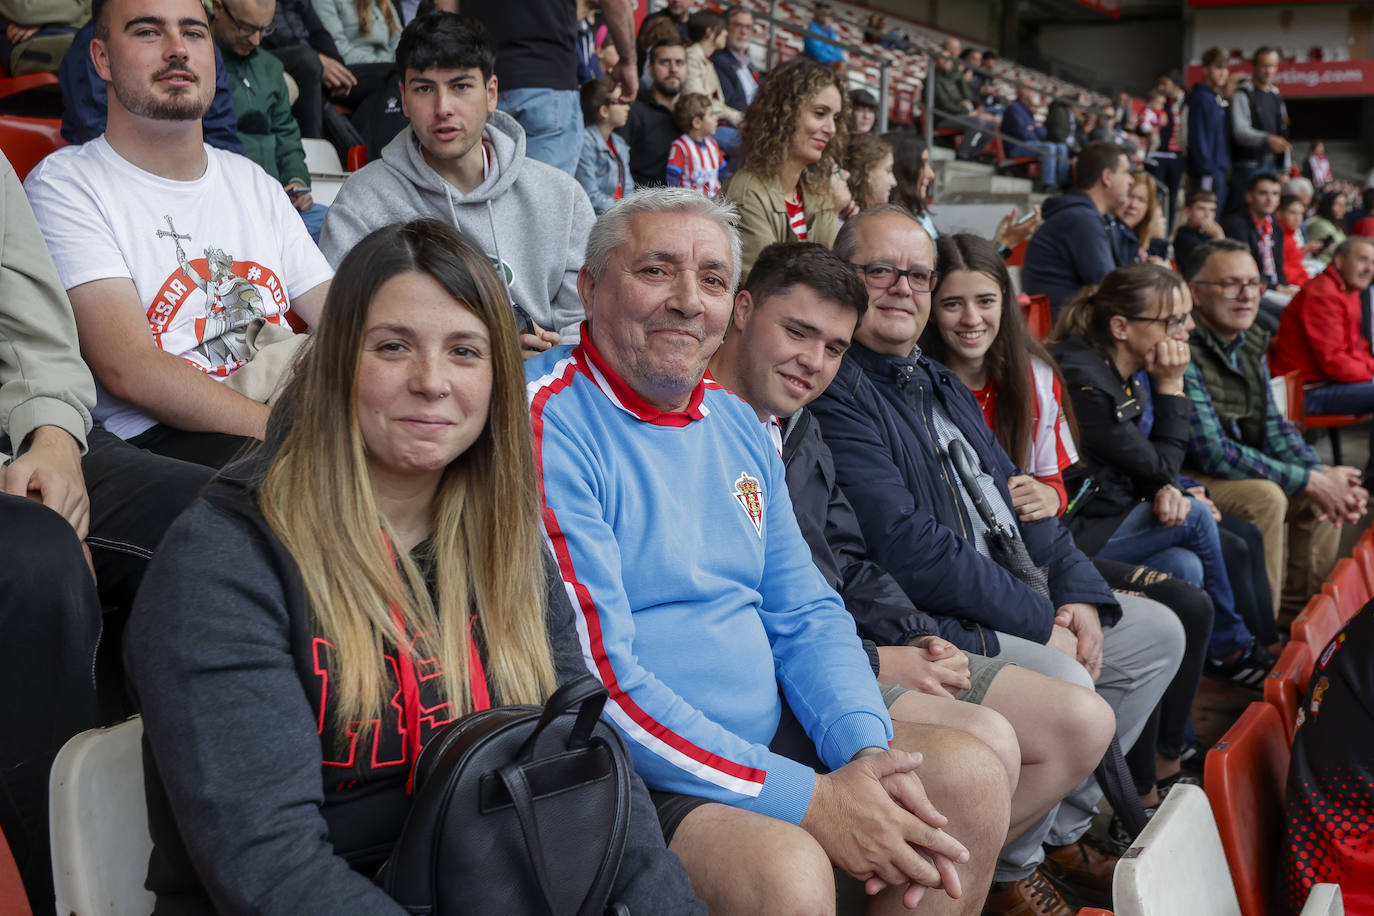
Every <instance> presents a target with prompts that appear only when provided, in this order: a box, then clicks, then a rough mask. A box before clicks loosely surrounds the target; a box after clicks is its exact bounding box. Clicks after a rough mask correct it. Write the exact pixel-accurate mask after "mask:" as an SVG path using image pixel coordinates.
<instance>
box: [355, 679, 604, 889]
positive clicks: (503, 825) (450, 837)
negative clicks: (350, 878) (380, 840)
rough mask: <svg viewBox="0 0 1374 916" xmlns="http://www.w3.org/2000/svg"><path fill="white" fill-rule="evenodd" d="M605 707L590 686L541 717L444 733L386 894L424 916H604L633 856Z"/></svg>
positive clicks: (482, 716) (524, 711) (537, 712)
mask: <svg viewBox="0 0 1374 916" xmlns="http://www.w3.org/2000/svg"><path fill="white" fill-rule="evenodd" d="M605 702H606V689H605V688H604V687H602V686H601V684H599V683H598V682H597V681H596V679H595V678H593V677H591V676H590V675H585V676H583V677H581V678H579V679H577V680H575V681H572V682H569V683H567V684H564V685H563V686H562V687H559V688H558V690H556V691H555V692H554V694H553V696H551V697H549V700H548V703H546V704H545V705H544V707H543V708H542V709H541V708H540V707H538V706H501V707H496V708H494V709H487V710H483V711H481V712H476V713H473V714H471V715H468V716H464V717H463V718H462V719H459V720H457V721H456V722H452V723H450V724H448V725H446V726H444V727H443V728H441V729H440V730H439V731H438V732H436V733H435V734H434V736H433V737H432V738H431V739H430V740H429V742H428V743H427V744H426V745H425V747H424V749H423V750H422V751H421V752H420V755H419V759H418V760H417V762H416V765H415V777H414V778H415V790H414V793H415V794H414V800H413V802H412V804H411V808H410V814H409V815H408V816H407V818H406V823H405V827H404V828H403V830H402V831H401V836H400V839H398V840H397V842H396V846H395V848H394V849H393V851H392V854H391V857H390V859H388V860H387V863H386V865H385V866H384V868H383V872H382V874H381V875H380V876H379V882H380V883H381V885H382V887H383V888H384V889H385V890H386V891H387V893H388V894H390V895H391V896H392V897H393V898H394V899H395V900H396V901H397V902H398V903H400V904H401V905H402V906H403V907H405V908H406V910H408V911H409V912H411V913H416V914H426V916H449V914H460V913H461V914H483V913H528V914H542V913H547V914H550V916H564V914H567V916H573V914H576V916H601V914H602V913H604V912H606V910H607V907H608V901H609V899H610V894H611V885H612V883H613V882H614V881H615V876H616V871H617V870H618V868H619V866H620V858H621V855H622V854H623V853H624V850H625V837H626V830H627V827H628V824H629V818H630V773H631V764H630V761H629V757H628V754H627V753H626V750H625V745H624V742H623V740H622V739H621V737H620V734H619V733H618V732H617V731H616V730H615V729H614V728H613V727H612V726H610V725H609V724H607V723H606V722H603V721H602V720H601V709H602V707H603V706H604V705H605ZM619 911H621V912H624V910H623V909H621V910H619Z"/></svg>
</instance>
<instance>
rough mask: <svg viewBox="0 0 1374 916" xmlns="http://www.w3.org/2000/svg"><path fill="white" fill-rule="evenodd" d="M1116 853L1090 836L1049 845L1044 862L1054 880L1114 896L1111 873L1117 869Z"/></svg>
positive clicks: (1090, 892) (1093, 892)
mask: <svg viewBox="0 0 1374 916" xmlns="http://www.w3.org/2000/svg"><path fill="white" fill-rule="evenodd" d="M1118 861H1120V859H1119V858H1118V857H1117V856H1114V855H1112V854H1111V853H1110V852H1107V851H1106V850H1105V849H1103V848H1102V847H1100V846H1098V845H1097V844H1096V843H1094V842H1093V841H1091V840H1089V839H1088V838H1087V837H1084V838H1083V839H1081V840H1079V841H1078V842H1077V843H1070V844H1069V845H1067V846H1046V847H1045V863H1044V866H1043V867H1045V868H1046V870H1047V871H1048V872H1049V875H1050V877H1051V878H1052V879H1054V881H1055V883H1056V884H1058V885H1059V886H1060V887H1063V886H1064V883H1065V882H1067V883H1068V884H1071V885H1073V887H1074V889H1082V890H1083V891H1087V892H1089V894H1088V895H1089V896H1093V897H1100V896H1102V895H1105V896H1106V899H1107V900H1111V895H1112V873H1113V872H1115V871H1116V863H1117V862H1118Z"/></svg>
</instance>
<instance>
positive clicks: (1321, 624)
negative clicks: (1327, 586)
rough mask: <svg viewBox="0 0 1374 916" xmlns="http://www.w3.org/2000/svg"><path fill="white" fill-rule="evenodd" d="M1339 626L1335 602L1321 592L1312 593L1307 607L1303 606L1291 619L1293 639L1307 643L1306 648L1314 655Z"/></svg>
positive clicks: (1339, 621)
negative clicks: (1293, 618) (1299, 612)
mask: <svg viewBox="0 0 1374 916" xmlns="http://www.w3.org/2000/svg"><path fill="white" fill-rule="evenodd" d="M1340 628H1341V615H1340V612H1339V611H1338V610H1337V609H1336V602H1335V601H1334V600H1332V598H1331V596H1330V595H1328V594H1326V593H1325V592H1323V593H1322V594H1319V595H1313V596H1312V600H1310V601H1308V602H1307V607H1305V608H1303V609H1302V613H1301V614H1299V615H1298V618H1297V619H1296V620H1294V621H1293V628H1292V636H1293V641H1294V642H1305V643H1307V648H1309V649H1311V650H1312V654H1313V655H1316V654H1317V653H1318V652H1320V651H1321V650H1322V649H1323V648H1324V647H1325V646H1326V644H1327V643H1328V642H1330V641H1331V637H1333V636H1335V635H1336V631H1337V630H1339V629H1340Z"/></svg>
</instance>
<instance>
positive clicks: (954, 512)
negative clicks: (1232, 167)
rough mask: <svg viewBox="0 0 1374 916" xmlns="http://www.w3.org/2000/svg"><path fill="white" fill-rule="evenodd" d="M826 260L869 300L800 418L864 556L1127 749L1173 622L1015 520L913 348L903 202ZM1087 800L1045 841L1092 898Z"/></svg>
mask: <svg viewBox="0 0 1374 916" xmlns="http://www.w3.org/2000/svg"><path fill="white" fill-rule="evenodd" d="M835 253H836V254H837V255H838V256H839V257H841V258H842V259H844V260H846V261H848V262H849V263H850V265H851V266H852V267H853V268H854V269H855V270H857V271H859V272H860V273H861V274H862V275H863V276H864V277H865V281H866V283H867V285H868V293H869V305H868V311H867V313H866V314H865V316H864V319H863V321H862V322H861V323H860V325H859V328H858V331H857V332H856V333H855V343H854V346H853V347H851V348H850V349H849V351H848V352H847V353H846V354H845V357H844V362H843V364H842V365H841V366H840V369H839V372H838V374H837V375H836V377H835V380H834V382H832V383H831V384H830V386H829V387H828V388H827V389H826V391H825V393H824V394H822V395H821V396H820V397H819V398H817V399H816V401H815V402H814V403H813V404H812V406H811V410H812V412H813V413H814V414H815V416H816V418H817V419H818V420H819V421H820V424H821V431H822V433H823V435H824V437H825V440H826V444H827V445H829V446H830V450H831V453H832V454H833V455H834V458H835V470H836V476H837V478H838V480H839V483H840V486H841V488H842V489H843V490H844V493H845V496H846V497H847V498H848V499H849V501H850V503H852V504H853V506H854V511H855V512H856V513H857V515H858V518H859V523H860V525H861V526H862V528H863V532H864V535H865V536H866V538H867V540H868V543H869V545H870V547H871V549H872V551H873V557H874V559H876V560H877V561H878V562H879V563H880V564H881V565H882V566H883V567H884V568H885V569H886V570H887V571H888V572H889V573H891V574H892V575H893V577H894V578H896V579H897V581H898V582H899V583H900V584H901V586H902V589H903V590H904V591H905V592H906V593H907V595H908V596H910V597H911V598H912V600H914V601H915V602H916V603H917V604H918V605H919V606H920V607H921V608H923V609H924V610H926V611H928V612H930V613H932V614H936V615H943V616H946V617H950V618H955V619H956V620H958V622H959V624H958V626H957V627H955V628H952V629H951V628H948V627H942V633H943V634H944V635H945V636H946V637H947V638H949V639H951V640H952V641H954V642H956V643H959V644H960V645H961V646H962V647H964V648H966V649H970V650H974V651H979V652H982V653H983V654H987V655H993V656H998V657H1005V658H1008V659H1011V660H1012V661H1015V662H1016V663H1017V664H1022V665H1025V666H1026V667H1029V668H1032V669H1034V670H1037V671H1040V672H1041V673H1043V674H1048V675H1050V676H1052V677H1058V678H1060V679H1061V680H1067V681H1071V682H1073V683H1077V684H1080V685H1082V686H1086V687H1091V686H1093V685H1094V683H1095V684H1096V689H1097V691H1098V692H1099V693H1100V694H1102V696H1103V697H1104V698H1105V699H1106V700H1107V701H1108V702H1109V703H1110V704H1111V705H1112V707H1113V708H1114V709H1115V710H1116V715H1117V736H1118V738H1119V740H1120V742H1121V746H1122V748H1123V749H1129V748H1130V746H1131V745H1132V744H1134V742H1135V740H1136V738H1137V737H1138V736H1139V734H1140V731H1141V729H1142V728H1143V727H1144V725H1145V724H1146V721H1147V720H1148V718H1149V716H1150V713H1151V711H1152V710H1153V709H1154V707H1155V705H1156V703H1157V702H1158V700H1159V698H1160V696H1161V695H1162V694H1163V692H1164V690H1165V688H1166V687H1167V686H1168V684H1169V682H1170V680H1171V679H1172V678H1173V676H1174V672H1175V670H1176V669H1177V667H1178V664H1179V661H1180V659H1181V658H1182V653H1183V640H1184V637H1183V630H1182V627H1181V626H1180V624H1179V622H1178V620H1177V618H1175V616H1174V615H1173V614H1172V612H1170V611H1169V610H1168V609H1167V608H1165V607H1163V606H1162V605H1159V604H1157V603H1155V602H1153V601H1150V600H1148V599H1144V598H1141V597H1138V596H1134V595H1128V594H1116V595H1114V594H1113V593H1112V591H1111V590H1110V589H1109V588H1108V587H1107V584H1106V582H1104V581H1103V579H1102V577H1101V576H1100V575H1099V574H1098V573H1097V570H1096V569H1095V568H1094V567H1093V565H1092V563H1091V561H1090V560H1089V559H1088V558H1087V557H1085V556H1084V555H1083V554H1082V553H1081V552H1080V551H1079V550H1078V548H1077V547H1075V546H1074V543H1073V539H1072V538H1071V537H1070V535H1069V533H1068V531H1067V530H1065V529H1064V528H1062V527H1061V526H1060V524H1059V521H1058V520H1057V519H1054V518H1048V519H1041V520H1039V521H1034V522H1018V521H1017V520H1016V516H1015V514H1014V513H1013V512H1012V510H1011V497H1010V494H1009V493H1008V491H1007V483H1006V482H1007V480H1008V478H1010V477H1011V476H1012V475H1014V474H1016V473H1018V472H1017V470H1016V467H1015V465H1014V463H1013V462H1012V460H1011V459H1010V458H1008V457H1007V455H1006V453H1005V452H1004V451H1002V449H1001V447H1000V446H998V445H997V442H996V440H995V439H994V438H993V435H992V432H991V431H990V430H989V429H988V427H987V425H986V424H985V423H984V421H983V414H982V411H981V409H980V408H979V407H978V403H977V401H975V400H974V398H973V395H972V394H971V393H970V392H969V390H968V388H967V387H965V386H964V384H963V383H962V382H960V381H959V379H958V378H957V377H955V376H954V374H953V373H952V372H950V371H949V370H948V369H946V368H945V367H944V366H941V365H940V364H939V363H936V362H934V361H932V360H930V359H928V358H927V357H925V356H923V355H922V354H921V352H920V351H919V349H917V347H916V341H917V339H918V338H919V337H920V335H921V331H922V330H923V329H924V328H925V324H926V321H927V319H928V318H929V315H930V291H931V289H932V288H933V286H934V284H935V281H936V280H937V275H936V274H935V273H934V267H935V245H934V243H933V242H932V241H931V239H930V236H929V235H927V234H926V232H925V230H924V229H922V228H921V227H920V225H919V224H918V223H917V222H916V221H915V220H914V219H913V218H912V217H911V216H910V214H909V213H906V212H905V211H903V210H902V209H900V208H897V207H892V206H882V207H875V208H873V209H871V210H868V211H865V212H864V213H862V214H860V215H859V216H858V217H856V218H854V219H852V220H850V221H849V222H847V223H846V224H845V226H844V229H843V230H842V231H841V233H840V235H839V237H838V238H837V240H836V244H835ZM894 277H895V281H894V280H893V278H894ZM955 443H958V444H957V445H956V444H955ZM959 449H967V450H969V451H971V453H972V455H973V462H972V463H973V464H974V465H975V467H974V468H972V469H971V473H970V474H969V476H970V477H971V478H973V479H972V482H970V483H969V484H965V483H964V482H963V479H962V478H961V477H960V475H959V474H958V473H957V469H956V467H955V465H954V462H952V461H951V460H950V458H949V457H948V456H949V455H950V454H951V452H952V451H956V450H959ZM970 486H972V487H974V488H975V489H977V490H978V491H979V492H978V493H977V494H971V493H970V491H969V489H968V488H969V487H970ZM974 495H977V496H980V497H981V498H982V499H983V500H985V501H986V503H987V504H988V505H989V506H990V507H991V511H992V512H993V514H994V515H995V517H996V520H997V521H998V522H999V523H1000V524H1001V525H1004V526H1006V527H1007V528H1009V529H1010V530H1011V531H1012V532H1013V533H1014V534H1015V535H1016V536H1017V537H1018V538H1019V539H1020V540H1021V541H1023V543H1024V544H1025V547H1026V550H1027V552H1028V554H1029V556H1030V559H1031V560H1032V561H1033V562H1034V564H1035V565H1036V566H1038V567H1040V568H1041V569H1043V570H1044V571H1045V572H1046V573H1047V574H1048V594H1047V595H1046V594H1043V593H1042V592H1041V591H1039V590H1037V589H1036V588H1034V587H1032V586H1031V585H1028V584H1027V583H1026V582H1025V581H1023V580H1022V579H1020V578H1018V577H1017V576H1016V575H1013V574H1012V573H1011V572H1009V571H1008V570H1007V569H1006V568H1004V567H1003V566H1002V565H1000V564H999V563H998V562H997V561H995V560H993V559H992V558H991V554H990V552H989V550H988V548H987V546H986V537H985V531H986V526H985V525H983V523H982V520H981V517H980V515H979V513H978V512H976V511H974V508H973V497H974ZM1104 628H1105V631H1104ZM1097 797H1098V794H1097V788H1096V786H1095V785H1093V784H1092V783H1091V782H1090V781H1089V782H1085V783H1084V784H1083V785H1082V786H1080V788H1079V789H1077V790H1075V792H1074V793H1073V794H1071V795H1070V796H1069V798H1068V799H1066V800H1065V802H1064V804H1062V805H1060V807H1059V811H1058V813H1057V814H1056V816H1055V823H1054V825H1053V826H1052V829H1051V830H1050V834H1049V837H1048V841H1049V842H1050V843H1051V844H1053V845H1055V846H1057V847H1059V848H1057V849H1055V850H1054V851H1053V852H1052V853H1051V857H1052V858H1054V860H1055V861H1056V862H1057V863H1058V864H1060V865H1062V866H1064V867H1065V868H1066V869H1068V870H1069V873H1070V875H1071V877H1072V880H1073V881H1074V882H1075V883H1076V884H1079V885H1080V886H1085V887H1089V888H1092V889H1094V890H1098V891H1104V890H1109V889H1110V881H1111V872H1112V869H1113V867H1114V865H1115V862H1114V860H1112V859H1111V858H1110V857H1109V856H1106V855H1104V854H1103V853H1102V852H1101V851H1099V850H1097V849H1095V848H1092V847H1088V846H1086V845H1085V844H1084V843H1083V842H1081V841H1082V838H1083V835H1084V833H1085V832H1086V830H1087V828H1088V826H1089V823H1090V822H1091V818H1092V812H1093V809H1094V805H1095V803H1096V801H1097ZM1013 845H1014V844H1013Z"/></svg>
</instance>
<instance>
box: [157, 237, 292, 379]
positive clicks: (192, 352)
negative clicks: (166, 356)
mask: <svg viewBox="0 0 1374 916" xmlns="http://www.w3.org/2000/svg"><path fill="white" fill-rule="evenodd" d="M166 220H167V226H168V228H167V229H158V230H157V235H158V237H159V238H170V239H171V240H172V242H173V243H174V244H175V245H176V259H177V264H178V265H179V266H178V268H177V270H175V271H173V273H172V274H171V275H170V276H169V277H168V278H167V281H166V282H165V283H164V284H163V285H162V288H161V289H160V290H159V291H158V295H157V296H156V297H154V299H153V302H152V304H151V305H150V306H149V308H148V323H149V327H150V328H151V329H152V331H153V339H154V340H155V341H156V342H157V345H158V346H159V347H161V348H162V349H163V350H166V351H168V352H172V353H177V354H178V355H180V356H181V357H182V358H183V359H186V360H187V361H188V362H190V363H192V364H193V365H195V366H196V367H197V368H199V369H200V370H201V371H203V372H206V373H209V374H211V375H219V376H226V375H228V374H229V373H231V372H233V371H234V370H235V369H237V368H239V367H240V366H242V365H244V364H245V363H247V362H248V360H249V359H250V358H251V356H252V351H251V348H250V347H249V345H248V329H249V327H250V326H251V325H252V324H253V321H254V320H255V319H258V318H264V319H266V320H268V321H272V322H274V323H276V324H283V323H284V321H283V319H282V317H281V312H282V309H283V306H284V305H285V299H284V297H283V295H282V292H281V283H280V282H279V281H278V279H277V277H276V275H275V274H274V273H272V272H271V271H270V270H267V269H266V268H264V267H263V266H262V265H260V264H257V263H254V262H252V261H239V262H235V261H234V258H233V256H232V255H230V254H228V253H226V252H225V251H224V250H223V249H222V248H218V247H215V246H213V245H211V246H209V247H207V248H205V250H204V251H205V257H204V259H200V258H197V259H196V260H194V261H193V260H191V259H190V258H189V257H188V256H187V254H186V249H185V248H183V247H182V245H181V243H182V242H183V241H190V238H191V237H190V235H187V234H183V233H179V232H177V231H176V226H175V225H174V224H173V221H172V218H171V217H170V216H168V217H166ZM182 278H185V279H186V280H189V281H190V282H191V283H192V284H193V285H194V286H195V287H196V288H197V289H199V290H200V291H201V292H202V293H204V295H205V301H204V306H203V308H202V309H195V308H193V309H191V310H190V311H188V312H187V313H186V314H188V315H193V314H199V317H196V318H195V320H194V321H193V322H187V321H184V320H183V321H176V320H175V318H176V316H177V315H178V314H179V313H180V312H181V306H182V305H183V304H184V303H185V302H186V298H187V295H188V294H189V293H190V292H191V290H190V288H189V287H188V286H186V284H185V283H184V282H182ZM188 332H189V335H190V336H191V337H193V338H194V342H193V341H192V340H191V339H188ZM197 357H199V358H197Z"/></svg>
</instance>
